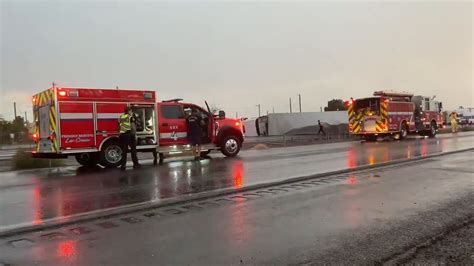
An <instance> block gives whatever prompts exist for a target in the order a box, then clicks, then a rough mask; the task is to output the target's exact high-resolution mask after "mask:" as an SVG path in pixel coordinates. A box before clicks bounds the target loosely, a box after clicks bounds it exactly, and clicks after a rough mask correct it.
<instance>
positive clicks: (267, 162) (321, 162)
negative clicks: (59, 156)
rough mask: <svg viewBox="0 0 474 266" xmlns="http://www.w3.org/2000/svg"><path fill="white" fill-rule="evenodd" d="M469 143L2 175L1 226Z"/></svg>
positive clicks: (311, 149) (347, 146)
mask: <svg viewBox="0 0 474 266" xmlns="http://www.w3.org/2000/svg"><path fill="white" fill-rule="evenodd" d="M472 147H474V134H472V133H462V134H459V135H456V136H452V135H442V136H439V137H438V138H436V139H422V138H416V139H410V140H406V141H401V142H396V141H392V142H377V143H360V142H345V143H334V144H323V145H311V146H298V147H288V148H275V149H269V150H260V151H257V150H248V151H243V152H242V153H241V154H240V156H239V157H237V158H224V157H223V156H222V155H220V154H215V155H214V154H211V159H205V160H202V161H200V162H195V161H193V160H191V159H190V158H184V159H183V158H180V159H175V160H167V161H165V163H164V165H160V166H152V165H151V161H147V162H145V167H144V168H143V169H140V170H136V171H134V170H132V169H128V170H127V171H125V172H122V171H120V170H116V169H114V170H105V169H100V168H97V169H85V168H80V167H79V168H78V167H63V168H57V169H53V170H35V171H22V172H6V173H1V175H2V177H1V180H0V213H1V219H0V231H3V230H7V229H12V228H16V227H21V226H25V225H37V224H41V223H42V222H43V221H44V220H46V219H55V218H58V219H67V218H64V217H67V216H71V215H77V214H81V213H86V212H90V211H94V210H101V209H106V208H113V207H118V206H125V205H129V204H134V203H140V202H149V201H153V202H158V201H160V200H162V199H167V198H176V197H180V196H182V195H187V194H192V193H200V192H205V191H209V190H217V189H222V188H232V187H234V188H239V187H242V186H247V185H252V184H258V183H264V182H270V181H276V180H284V179H288V178H291V177H298V176H304V175H311V174H316V173H325V172H328V171H334V170H340V169H347V168H352V167H357V166H362V165H368V164H375V163H380V162H388V161H391V160H397V159H409V158H415V157H422V156H426V155H428V154H433V153H439V152H446V151H455V150H459V149H465V148H472Z"/></svg>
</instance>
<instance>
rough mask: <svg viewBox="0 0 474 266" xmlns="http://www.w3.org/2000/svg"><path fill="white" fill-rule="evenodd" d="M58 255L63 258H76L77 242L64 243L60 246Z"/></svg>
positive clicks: (68, 241)
mask: <svg viewBox="0 0 474 266" xmlns="http://www.w3.org/2000/svg"><path fill="white" fill-rule="evenodd" d="M57 252H58V255H59V256H60V257H63V258H67V259H71V258H73V257H75V256H76V242H74V241H72V240H67V241H62V242H60V243H59V245H58V250H57Z"/></svg>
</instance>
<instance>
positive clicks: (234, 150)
mask: <svg viewBox="0 0 474 266" xmlns="http://www.w3.org/2000/svg"><path fill="white" fill-rule="evenodd" d="M241 146H242V142H241V141H240V139H239V138H238V137H237V136H235V135H229V136H227V137H225V138H224V139H223V140H222V142H221V152H222V154H224V155H225V156H227V157H235V156H236V155H237V154H238V153H239V151H240V147H241Z"/></svg>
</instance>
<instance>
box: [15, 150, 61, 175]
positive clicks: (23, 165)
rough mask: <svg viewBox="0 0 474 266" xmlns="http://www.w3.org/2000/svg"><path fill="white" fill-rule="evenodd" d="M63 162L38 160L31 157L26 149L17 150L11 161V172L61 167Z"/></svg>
mask: <svg viewBox="0 0 474 266" xmlns="http://www.w3.org/2000/svg"><path fill="white" fill-rule="evenodd" d="M63 165H64V161H63V160H59V159H51V160H50V159H40V158H33V157H31V152H30V150H28V149H19V150H18V151H17V152H16V154H15V156H13V158H12V160H11V167H12V169H13V170H22V169H34V168H46V167H57V166H63Z"/></svg>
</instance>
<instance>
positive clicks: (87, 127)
mask: <svg viewBox="0 0 474 266" xmlns="http://www.w3.org/2000/svg"><path fill="white" fill-rule="evenodd" d="M92 111H93V106H92V103H67V102H60V103H59V112H58V113H59V124H60V128H61V134H60V137H61V141H60V143H61V146H60V147H61V149H77V148H90V147H94V146H95V140H94V119H93V116H92Z"/></svg>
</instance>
